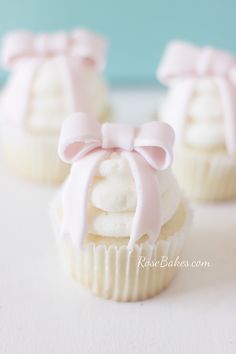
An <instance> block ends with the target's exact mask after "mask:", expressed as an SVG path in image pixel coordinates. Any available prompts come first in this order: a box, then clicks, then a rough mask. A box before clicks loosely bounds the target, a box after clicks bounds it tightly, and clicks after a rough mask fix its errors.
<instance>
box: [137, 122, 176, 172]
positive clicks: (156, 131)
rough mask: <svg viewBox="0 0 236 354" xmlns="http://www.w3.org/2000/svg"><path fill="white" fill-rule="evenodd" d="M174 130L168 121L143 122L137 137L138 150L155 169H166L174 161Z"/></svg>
mask: <svg viewBox="0 0 236 354" xmlns="http://www.w3.org/2000/svg"><path fill="white" fill-rule="evenodd" d="M173 145H174V131H173V129H172V128H171V127H170V126H169V125H168V124H166V123H163V122H149V123H146V124H143V125H142V126H141V127H140V128H139V130H138V134H137V136H136V139H135V151H137V152H138V153H139V154H140V155H141V156H142V157H143V158H144V159H145V160H146V161H147V162H148V163H149V165H151V166H152V167H153V168H154V169H155V170H165V169H166V168H168V167H169V166H170V165H171V162H172V149H173Z"/></svg>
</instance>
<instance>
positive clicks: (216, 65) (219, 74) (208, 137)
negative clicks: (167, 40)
mask: <svg viewBox="0 0 236 354" xmlns="http://www.w3.org/2000/svg"><path fill="white" fill-rule="evenodd" d="M157 76H158V79H159V80H160V82H161V83H163V84H165V85H167V87H168V88H169V92H168V94H167V97H166V99H164V101H163V104H162V106H161V108H160V110H159V118H160V119H161V120H163V121H167V122H169V123H170V124H171V125H172V126H173V127H174V130H175V133H176V137H177V144H176V151H175V153H176V156H175V162H174V165H173V167H174V171H175V173H176V176H177V179H178V181H179V183H180V186H181V187H182V188H183V189H184V190H185V192H186V194H187V195H188V196H189V197H190V198H193V199H196V200H203V201H213V200H224V199H232V198H235V197H236V58H234V57H233V56H232V55H230V54H228V53H226V52H223V51H219V50H216V49H213V48H210V47H203V48H197V47H195V46H193V45H191V44H188V43H184V42H173V43H171V44H170V45H169V46H168V47H167V49H166V52H165V54H164V57H163V59H162V62H161V64H160V66H159V68H158V71H157Z"/></svg>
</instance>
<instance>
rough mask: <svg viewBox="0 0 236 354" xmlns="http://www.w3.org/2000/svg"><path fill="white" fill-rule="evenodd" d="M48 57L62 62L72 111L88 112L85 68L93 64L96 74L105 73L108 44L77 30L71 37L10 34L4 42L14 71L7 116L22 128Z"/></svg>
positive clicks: (8, 88)
mask: <svg viewBox="0 0 236 354" xmlns="http://www.w3.org/2000/svg"><path fill="white" fill-rule="evenodd" d="M47 57H56V58H57V60H58V61H60V62H61V68H62V74H63V77H64V82H65V88H66V92H68V93H69V94H68V97H70V105H71V112H74V111H77V110H79V111H87V110H88V107H89V105H90V104H91V102H87V98H86V95H85V93H84V84H85V83H84V80H85V79H86V75H84V69H85V67H87V66H91V65H92V66H93V67H94V69H95V70H96V71H101V70H103V68H104V66H105V58H106V42H105V40H104V39H103V38H102V37H99V36H97V35H95V34H93V33H91V32H88V31H85V30H75V31H74V32H71V33H69V34H67V33H64V32H58V33H54V34H39V35H34V34H33V33H31V32H13V33H10V34H8V35H7V36H6V37H5V39H4V41H3V48H2V61H3V64H4V65H5V67H6V68H8V69H12V70H13V74H12V77H11V78H10V80H9V82H8V85H7V86H6V90H5V92H6V93H5V97H6V105H5V107H6V112H4V113H5V116H7V117H10V119H12V121H13V123H14V124H16V125H18V126H20V127H23V126H24V123H25V117H26V116H27V110H28V103H29V97H30V92H31V85H32V80H33V78H34V75H35V73H36V71H37V69H38V68H39V66H40V63H41V62H42V60H43V59H44V58H47Z"/></svg>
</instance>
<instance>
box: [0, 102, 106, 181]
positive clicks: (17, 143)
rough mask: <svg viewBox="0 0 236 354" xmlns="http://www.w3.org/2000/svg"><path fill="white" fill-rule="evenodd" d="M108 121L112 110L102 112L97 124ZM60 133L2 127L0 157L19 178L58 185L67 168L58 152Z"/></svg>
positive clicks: (8, 126) (66, 173)
mask: <svg viewBox="0 0 236 354" xmlns="http://www.w3.org/2000/svg"><path fill="white" fill-rule="evenodd" d="M110 118H111V109H110V108H107V109H106V111H104V114H103V115H102V117H101V119H100V121H102V122H103V121H104V122H105V121H108V120H110ZM58 138H59V133H58V135H57V134H52V133H51V134H50V133H36V132H33V133H32V132H30V131H27V130H26V129H24V130H23V129H20V128H19V129H16V128H15V127H12V126H10V125H7V124H2V126H1V155H2V157H3V159H4V161H5V162H6V164H7V165H8V166H9V168H10V169H11V170H12V171H13V172H14V173H15V174H16V175H18V176H19V177H22V178H24V179H27V180H31V181H34V182H39V183H45V184H60V183H62V182H63V181H64V180H65V178H66V176H67V175H68V173H69V170H70V166H69V165H68V164H65V163H64V162H62V161H61V160H60V159H59V157H58V153H57V146H58Z"/></svg>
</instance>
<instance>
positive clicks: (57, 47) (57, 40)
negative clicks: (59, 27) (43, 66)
mask: <svg viewBox="0 0 236 354" xmlns="http://www.w3.org/2000/svg"><path fill="white" fill-rule="evenodd" d="M69 42H70V41H69V37H68V36H67V35H66V34H65V33H56V34H52V35H50V34H49V35H47V34H41V35H38V36H36V37H35V40H34V41H33V47H32V52H35V53H36V54H38V55H40V56H50V55H59V54H64V53H67V51H68V49H69Z"/></svg>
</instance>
